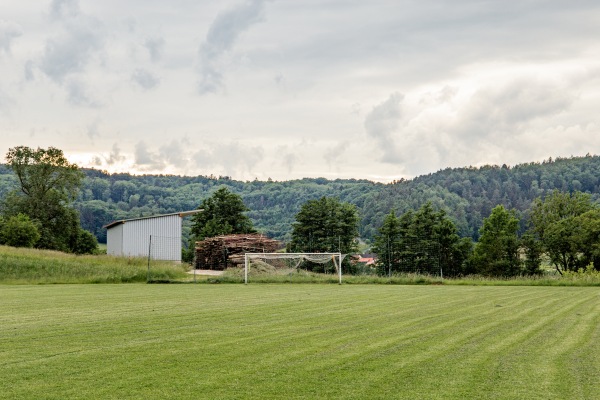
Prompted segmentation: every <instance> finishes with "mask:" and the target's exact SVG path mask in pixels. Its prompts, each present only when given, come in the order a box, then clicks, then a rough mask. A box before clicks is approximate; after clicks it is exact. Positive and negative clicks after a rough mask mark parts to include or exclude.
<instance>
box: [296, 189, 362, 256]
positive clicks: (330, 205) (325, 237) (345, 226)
mask: <svg viewBox="0 0 600 400" xmlns="http://www.w3.org/2000/svg"><path fill="white" fill-rule="evenodd" d="M357 237H358V211H357V210H356V206H354V205H352V204H349V203H343V202H341V201H340V200H339V199H337V198H334V197H325V196H323V197H321V198H320V199H318V200H308V201H307V202H306V203H304V204H303V205H302V207H301V209H300V211H299V212H298V214H296V222H295V223H294V224H293V231H292V242H291V246H290V248H291V250H292V251H294V252H315V253H329V252H331V253H334V252H335V253H337V252H341V253H345V254H347V253H355V252H356V251H357V250H358V243H357V240H356V239H357Z"/></svg>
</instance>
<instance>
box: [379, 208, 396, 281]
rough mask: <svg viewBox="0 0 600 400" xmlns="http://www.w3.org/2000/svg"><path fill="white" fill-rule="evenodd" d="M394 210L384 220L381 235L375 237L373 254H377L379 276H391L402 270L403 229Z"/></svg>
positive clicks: (380, 229)
mask: <svg viewBox="0 0 600 400" xmlns="http://www.w3.org/2000/svg"><path fill="white" fill-rule="evenodd" d="M400 222H401V221H400V219H399V218H398V217H396V213H395V212H394V210H392V211H390V213H389V214H388V215H387V216H386V217H385V219H384V220H383V225H382V226H381V228H379V233H378V234H377V235H375V241H374V244H373V248H372V250H373V252H375V254H377V263H376V265H377V272H378V273H379V275H386V274H391V272H392V271H398V270H400V260H401V252H402V246H401V242H400V238H401V232H402V227H401V224H400Z"/></svg>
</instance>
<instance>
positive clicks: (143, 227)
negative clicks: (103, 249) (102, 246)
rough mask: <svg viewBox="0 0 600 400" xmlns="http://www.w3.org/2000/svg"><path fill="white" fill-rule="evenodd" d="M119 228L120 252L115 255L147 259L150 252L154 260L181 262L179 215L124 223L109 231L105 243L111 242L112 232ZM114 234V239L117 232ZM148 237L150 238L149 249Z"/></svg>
mask: <svg viewBox="0 0 600 400" xmlns="http://www.w3.org/2000/svg"><path fill="white" fill-rule="evenodd" d="M119 226H120V227H122V228H121V229H122V233H121V237H122V240H121V243H122V252H121V254H115V255H123V256H128V257H148V250H150V251H151V253H150V254H151V257H152V259H154V260H173V261H181V217H180V216H179V215H177V214H175V215H164V216H160V217H151V218H144V219H136V220H131V221H125V222H124V223H123V224H121V225H117V226H114V227H112V228H111V229H110V230H109V232H108V240H107V242H109V241H111V239H110V237H111V236H112V235H113V230H115V229H117V228H118V227H119ZM115 234H116V235H115V238H116V237H117V236H118V232H116V231H115ZM150 236H152V246H151V248H150ZM115 240H116V239H115ZM115 248H116V246H115ZM107 253H108V246H107ZM109 254H112V253H109Z"/></svg>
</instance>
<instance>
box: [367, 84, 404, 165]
mask: <svg viewBox="0 0 600 400" xmlns="http://www.w3.org/2000/svg"><path fill="white" fill-rule="evenodd" d="M403 99H404V95H402V94H400V93H392V94H391V95H390V97H389V98H388V99H387V100H386V101H384V102H383V103H381V104H379V105H377V106H375V107H373V109H372V110H371V112H369V114H367V116H366V118H365V124H364V126H365V130H366V132H367V134H368V135H369V136H370V137H372V138H373V139H375V141H376V142H377V144H378V146H379V149H380V150H381V152H382V154H383V158H382V160H383V161H386V162H390V161H392V160H394V159H395V157H396V152H395V148H396V146H395V141H394V137H393V135H394V133H396V132H397V131H398V129H399V127H400V120H401V117H402V113H401V111H400V103H401V102H402V100H403Z"/></svg>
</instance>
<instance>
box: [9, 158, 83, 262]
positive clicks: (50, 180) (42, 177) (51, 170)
mask: <svg viewBox="0 0 600 400" xmlns="http://www.w3.org/2000/svg"><path fill="white" fill-rule="evenodd" d="M6 161H7V164H8V166H9V167H10V168H11V169H12V170H13V172H14V173H15V175H16V177H17V181H18V189H17V190H15V191H13V192H11V193H9V194H8V195H7V196H6V198H5V200H4V204H3V213H4V215H5V216H7V217H11V216H16V215H18V214H24V215H27V216H28V217H29V218H30V219H31V220H32V221H34V222H36V225H37V226H38V229H39V233H40V238H39V240H38V241H37V243H36V247H39V248H46V249H53V250H61V251H73V250H74V249H75V247H76V246H77V240H78V238H79V236H80V235H79V230H80V227H79V216H78V214H77V211H75V210H74V209H73V208H71V207H70V203H71V202H72V201H73V200H75V198H76V197H77V193H78V190H79V187H80V185H81V182H82V179H83V174H82V173H81V171H80V170H79V168H78V167H77V165H75V164H71V163H69V161H68V160H67V159H66V157H65V156H64V154H63V152H62V150H59V149H57V148H54V147H49V148H48V149H41V148H38V149H36V150H33V149H31V148H29V147H26V146H17V147H14V148H11V149H9V151H8V153H7V154H6Z"/></svg>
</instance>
